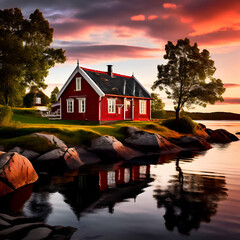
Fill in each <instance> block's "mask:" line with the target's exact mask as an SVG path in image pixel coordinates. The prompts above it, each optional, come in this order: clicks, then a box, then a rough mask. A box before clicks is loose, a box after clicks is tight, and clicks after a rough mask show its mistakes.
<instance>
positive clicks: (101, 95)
mask: <svg viewBox="0 0 240 240" xmlns="http://www.w3.org/2000/svg"><path fill="white" fill-rule="evenodd" d="M77 73H80V75H81V76H82V77H83V78H84V79H85V80H86V81H87V82H88V83H89V85H90V86H91V87H92V88H93V89H94V90H95V92H96V93H97V94H98V95H99V96H100V97H104V96H105V93H104V92H103V91H102V90H101V89H100V88H99V87H98V86H97V84H96V83H95V82H94V81H93V80H92V79H91V78H90V77H89V76H88V75H87V73H86V72H85V71H84V70H83V69H81V68H80V67H79V66H77V67H76V68H75V69H74V71H73V72H72V74H71V75H70V77H69V78H68V80H67V81H66V83H65V84H64V85H63V87H62V89H61V90H60V92H59V94H58V95H57V99H58V100H59V99H60V97H61V95H62V94H63V92H64V91H65V89H66V88H67V86H68V85H69V84H70V82H71V81H72V80H73V78H74V76H75V75H76V74H77Z"/></svg>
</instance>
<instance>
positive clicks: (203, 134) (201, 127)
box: [195, 123, 210, 140]
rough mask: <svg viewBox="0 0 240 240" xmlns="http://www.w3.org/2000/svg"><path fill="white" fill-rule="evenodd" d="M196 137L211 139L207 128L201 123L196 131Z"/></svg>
mask: <svg viewBox="0 0 240 240" xmlns="http://www.w3.org/2000/svg"><path fill="white" fill-rule="evenodd" d="M195 135H196V136H198V137H201V138H204V139H206V140H208V139H210V136H209V135H208V133H207V132H206V126H205V125H203V124H202V123H199V124H198V125H197V127H196V129H195Z"/></svg>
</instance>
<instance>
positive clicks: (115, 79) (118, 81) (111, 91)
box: [58, 66, 151, 99]
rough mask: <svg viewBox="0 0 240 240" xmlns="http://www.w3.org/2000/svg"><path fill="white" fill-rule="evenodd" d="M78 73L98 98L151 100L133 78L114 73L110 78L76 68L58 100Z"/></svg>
mask: <svg viewBox="0 0 240 240" xmlns="http://www.w3.org/2000/svg"><path fill="white" fill-rule="evenodd" d="M78 72H79V73H80V74H81V75H82V76H83V78H84V79H85V80H86V81H87V82H88V83H89V84H90V85H91V86H92V87H93V89H94V90H95V91H96V92H97V93H98V95H99V96H100V97H103V96H104V95H106V94H107V95H119V96H120V95H121V96H122V95H123V96H132V97H142V98H151V96H150V94H149V93H148V91H147V90H146V89H145V88H144V87H143V86H142V84H141V83H140V82H139V81H138V80H137V79H136V78H135V77H134V76H125V75H121V74H116V73H113V74H112V76H110V75H109V74H108V72H102V71H97V70H92V69H88V68H80V67H79V66H77V67H76V69H75V70H74V71H73V73H72V74H71V76H70V77H69V79H68V80H67V82H66V83H65V84H64V86H63V87H62V89H61V91H60V92H59V94H58V99H59V98H60V97H61V95H62V93H63V92H64V90H65V89H66V87H67V86H68V84H69V83H70V82H71V80H72V78H73V77H74V76H75V75H76V73H78Z"/></svg>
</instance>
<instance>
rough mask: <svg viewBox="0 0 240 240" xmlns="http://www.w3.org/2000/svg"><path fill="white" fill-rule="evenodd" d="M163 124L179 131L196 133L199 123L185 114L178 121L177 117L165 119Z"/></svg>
mask: <svg viewBox="0 0 240 240" xmlns="http://www.w3.org/2000/svg"><path fill="white" fill-rule="evenodd" d="M162 125H163V126H165V127H167V128H169V129H171V130H174V131H177V132H179V133H194V132H195V128H196V126H197V123H195V122H194V121H193V120H192V119H191V118H190V117H188V116H183V117H181V118H180V119H179V121H177V120H176V118H169V119H167V120H164V121H163V122H162Z"/></svg>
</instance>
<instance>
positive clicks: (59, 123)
mask: <svg viewBox="0 0 240 240" xmlns="http://www.w3.org/2000/svg"><path fill="white" fill-rule="evenodd" d="M12 121H13V122H12V123H11V124H10V125H9V126H1V127H0V145H3V146H4V147H5V148H6V149H7V150H9V149H11V148H12V147H14V146H21V147H26V148H28V145H29V144H31V145H34V146H35V147H34V148H35V149H36V148H37V146H38V145H39V143H38V142H34V139H29V138H28V137H27V138H26V136H28V135H30V134H32V133H35V132H41V133H48V134H54V135H56V136H57V137H59V138H60V139H62V140H63V141H64V142H65V143H66V144H67V145H69V146H77V145H82V144H84V145H88V144H89V143H90V141H91V140H92V139H94V138H97V137H99V136H102V135H111V136H114V137H115V138H117V139H118V140H120V141H122V140H123V139H124V138H125V132H124V127H126V126H132V127H137V128H139V129H142V130H145V131H149V132H153V133H159V134H160V135H162V136H163V137H165V138H170V137H179V136H180V134H179V133H177V132H175V131H172V130H170V129H168V128H166V127H164V126H161V122H150V121H119V122H116V123H114V124H109V125H96V124H94V123H92V122H90V123H89V122H81V121H66V120H48V119H47V118H43V117H41V115H39V114H38V113H37V111H36V109H24V108H15V109H13V118H12Z"/></svg>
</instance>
